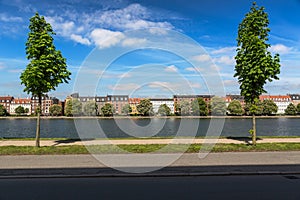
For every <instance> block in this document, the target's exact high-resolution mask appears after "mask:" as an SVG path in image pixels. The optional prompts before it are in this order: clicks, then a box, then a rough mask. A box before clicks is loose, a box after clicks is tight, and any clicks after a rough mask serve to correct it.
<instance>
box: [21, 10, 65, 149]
mask: <svg viewBox="0 0 300 200" xmlns="http://www.w3.org/2000/svg"><path fill="white" fill-rule="evenodd" d="M29 29H30V32H29V34H28V39H27V42H26V55H27V59H28V60H29V61H30V62H29V64H28V65H27V67H26V69H25V70H24V71H23V72H22V74H21V77H20V79H21V84H24V85H25V89H24V92H27V93H28V94H29V93H31V94H32V95H33V96H37V97H38V100H39V104H38V105H39V107H41V105H42V96H43V95H44V94H46V93H48V92H49V91H51V90H55V88H56V87H57V86H58V85H59V84H60V83H63V82H65V83H68V80H70V75H71V73H70V72H69V71H68V70H67V65H66V59H65V58H64V57H63V56H62V54H61V52H60V51H58V50H56V48H55V46H54V44H53V38H52V35H54V34H55V33H54V31H53V30H52V27H51V25H50V24H49V23H47V22H46V20H45V18H44V17H43V16H40V15H39V14H38V13H36V14H35V16H33V17H32V18H31V19H30V25H29ZM40 110H41V109H40ZM40 115H41V112H40V111H39V112H38V116H37V126H36V140H35V141H36V146H37V147H39V146H40Z"/></svg>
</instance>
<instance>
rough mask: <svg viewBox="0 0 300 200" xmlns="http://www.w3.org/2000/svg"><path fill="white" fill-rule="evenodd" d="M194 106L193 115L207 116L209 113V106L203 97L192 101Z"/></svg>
mask: <svg viewBox="0 0 300 200" xmlns="http://www.w3.org/2000/svg"><path fill="white" fill-rule="evenodd" d="M191 107H192V113H193V115H198V116H199V115H200V116H207V115H208V108H207V104H206V102H205V101H204V99H203V98H201V97H199V98H197V99H195V100H194V101H192V104H191Z"/></svg>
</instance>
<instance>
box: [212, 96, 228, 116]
mask: <svg viewBox="0 0 300 200" xmlns="http://www.w3.org/2000/svg"><path fill="white" fill-rule="evenodd" d="M210 104H211V113H212V115H219V116H220V115H226V110H227V108H226V102H225V100H224V99H223V98H222V97H217V96H216V97H213V98H212V99H211V102H210Z"/></svg>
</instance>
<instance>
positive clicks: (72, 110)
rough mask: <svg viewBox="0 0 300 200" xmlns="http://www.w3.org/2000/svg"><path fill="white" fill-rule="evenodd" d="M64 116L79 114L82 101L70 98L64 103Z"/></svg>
mask: <svg viewBox="0 0 300 200" xmlns="http://www.w3.org/2000/svg"><path fill="white" fill-rule="evenodd" d="M65 114H66V116H68V117H70V116H79V115H81V114H82V103H81V102H80V101H79V100H78V99H70V100H68V101H67V103H66V110H65Z"/></svg>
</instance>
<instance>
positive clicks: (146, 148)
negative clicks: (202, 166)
mask: <svg viewBox="0 0 300 200" xmlns="http://www.w3.org/2000/svg"><path fill="white" fill-rule="evenodd" d="M164 147H165V148H164ZM201 147H202V146H201V145H199V144H192V145H190V146H189V145H183V144H172V145H163V144H149V145H118V146H114V145H92V146H89V147H88V150H87V149H86V147H85V146H81V145H71V146H50V147H40V148H36V147H32V146H25V147H24V146H2V147H0V155H54V154H58V155H66V154H89V153H106V154H108V153H123V152H124V151H125V152H132V153H149V152H157V153H176V152H183V151H185V152H187V153H197V152H199V151H200V149H201ZM202 150H209V148H208V149H207V147H206V146H204V147H203V149H202ZM261 151H300V143H264V144H257V145H256V146H251V145H246V144H216V145H215V146H214V147H213V149H212V150H211V152H261Z"/></svg>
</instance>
